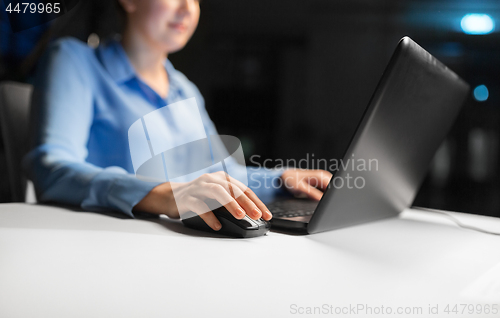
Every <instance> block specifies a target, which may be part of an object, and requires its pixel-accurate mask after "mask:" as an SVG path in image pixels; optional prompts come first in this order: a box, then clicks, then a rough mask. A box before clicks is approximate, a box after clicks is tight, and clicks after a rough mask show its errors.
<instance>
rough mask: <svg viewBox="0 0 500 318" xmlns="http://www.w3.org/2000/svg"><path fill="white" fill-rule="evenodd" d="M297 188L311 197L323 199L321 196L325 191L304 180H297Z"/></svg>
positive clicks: (317, 199)
mask: <svg viewBox="0 0 500 318" xmlns="http://www.w3.org/2000/svg"><path fill="white" fill-rule="evenodd" d="M295 190H296V191H299V192H301V193H305V194H306V195H307V196H308V197H309V198H310V199H313V200H316V201H319V200H321V197H322V196H323V192H321V191H320V190H318V189H316V188H315V187H313V186H311V185H309V184H307V183H306V182H303V181H299V182H297V184H296V186H295Z"/></svg>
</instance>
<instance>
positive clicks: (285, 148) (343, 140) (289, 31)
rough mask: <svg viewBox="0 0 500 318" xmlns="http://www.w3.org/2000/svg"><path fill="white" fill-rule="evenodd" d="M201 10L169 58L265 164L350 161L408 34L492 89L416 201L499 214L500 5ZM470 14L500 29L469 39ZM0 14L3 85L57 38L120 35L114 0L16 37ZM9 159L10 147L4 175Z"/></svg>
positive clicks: (467, 115) (212, 4)
mask: <svg viewBox="0 0 500 318" xmlns="http://www.w3.org/2000/svg"><path fill="white" fill-rule="evenodd" d="M201 8H202V9H201V10H202V14H201V20H200V25H199V27H198V30H197V32H196V33H195V35H194V37H193V39H192V40H191V42H190V43H189V44H188V45H187V46H186V48H185V49H184V50H182V51H181V52H178V53H175V54H172V55H170V57H169V58H170V59H171V61H172V62H173V64H174V66H175V67H176V68H177V69H179V70H181V71H182V72H184V73H185V74H186V75H187V76H188V78H190V79H191V80H192V81H193V82H194V83H195V84H197V85H198V87H199V89H200V90H201V92H202V94H203V95H204V97H205V100H206V105H207V109H208V111H209V113H210V115H211V117H212V119H213V121H214V122H215V123H216V125H217V127H218V129H219V132H220V133H225V134H231V135H235V136H237V137H239V138H240V139H241V140H242V142H243V145H244V151H245V155H246V156H247V157H250V156H251V155H253V154H258V155H260V161H261V162H262V161H263V160H265V159H268V158H271V159H289V158H293V159H296V160H299V159H301V158H305V157H306V154H307V153H309V154H310V155H309V156H311V154H313V153H314V156H315V158H328V159H329V158H340V157H341V155H342V151H343V150H344V149H345V148H346V145H347V143H348V142H349V139H350V137H351V136H352V134H353V133H354V129H355V127H356V124H357V123H358V121H359V118H360V116H361V114H362V112H363V110H364V108H365V107H366V105H367V103H368V101H369V99H370V97H371V94H372V92H373V90H374V88H375V86H376V84H377V82H378V80H379V78H380V76H381V74H382V72H383V70H384V68H385V66H386V64H387V62H388V61H389V58H390V56H391V54H392V51H393V49H394V48H395V46H396V44H397V42H398V40H399V39H400V38H401V37H403V36H405V35H408V36H410V37H411V38H413V39H414V40H415V41H416V42H417V43H419V44H420V45H421V46H423V47H424V48H426V49H427V50H428V51H429V52H430V53H432V54H433V55H434V56H436V57H437V58H438V59H439V60H441V61H442V62H443V63H445V64H446V65H447V66H448V67H450V68H451V69H452V70H454V71H455V72H456V73H458V74H459V75H460V76H461V77H463V78H464V79H465V80H466V81H467V82H469V83H470V84H471V86H472V88H474V87H476V86H478V85H481V84H484V85H486V86H487V87H488V89H489V98H488V100H486V101H483V102H479V101H476V100H475V99H474V98H473V97H472V94H471V96H470V98H469V100H468V101H467V103H466V104H465V106H464V108H463V111H462V112H461V114H460V116H459V118H458V120H457V122H456V124H455V125H454V127H453V129H452V132H451V133H450V135H449V136H448V138H447V140H446V141H445V143H444V144H443V146H442V147H441V149H440V150H439V151H438V154H437V155H436V158H435V160H434V163H433V164H432V167H431V169H430V172H429V175H428V176H427V178H426V180H425V182H424V184H423V185H422V188H421V190H420V192H419V194H418V196H417V198H416V201H415V204H416V205H420V206H426V207H432V208H440V209H446V210H454V211H463V212H470V213H476V214H484V215H493V216H500V196H499V193H500V173H499V170H498V168H497V167H498V164H499V162H498V159H499V152H498V149H499V143H500V140H499V133H500V83H499V82H500V80H499V74H500V32H499V31H500V1H498V0H496V1H484V0H476V1H472V0H438V1H429V0H420V1H413V0H412V1H402V0H386V1H380V0H379V1H375V0H345V1H335V0H252V1H242V0H203V2H202V3H201ZM2 10H4V9H3V8H2ZM467 13H487V14H489V15H490V16H491V17H493V18H494V19H495V20H496V21H497V27H496V32H493V33H491V34H488V35H467V34H464V33H463V32H462V31H461V30H460V19H461V18H462V17H463V16H464V15H465V14H467ZM2 18H3V20H2V23H1V24H0V28H1V29H0V31H1V35H0V36H1V37H0V56H1V62H0V79H1V80H6V79H11V80H21V81H27V82H29V81H30V79H31V76H32V73H33V69H34V67H35V65H36V62H37V60H38V58H39V56H40V53H41V52H42V51H43V48H44V47H45V45H46V43H48V42H50V41H52V40H53V39H55V38H57V37H60V36H66V35H70V36H74V37H77V38H79V39H81V40H83V41H88V39H89V35H90V34H92V33H95V35H97V36H98V38H100V39H101V40H102V39H105V38H106V37H108V36H111V35H112V34H113V33H115V32H116V31H118V30H119V27H118V18H117V15H116V13H115V10H114V1H111V0H85V1H80V3H79V4H78V5H77V7H75V8H74V9H73V10H71V11H70V12H68V13H66V14H65V15H64V16H62V17H61V18H58V19H56V20H54V21H52V22H51V23H46V24H43V25H41V26H39V27H36V28H31V29H29V30H26V31H22V32H17V33H12V32H11V31H10V29H9V24H8V23H6V19H5V15H3V16H2ZM95 35H94V36H92V37H91V38H93V39H96V38H97V37H96V36H95ZM94 41H95V40H94ZM2 154H3V146H2V145H0V160H1V162H0V169H4V167H5V162H4V161H5V159H4V158H3V156H2ZM254 161H256V160H255V159H254ZM2 167H3V168H2ZM5 175H6V174H5V171H1V170H0V176H1V178H0V201H5V200H6V198H7V196H8V191H9V190H8V186H7V184H6V177H5Z"/></svg>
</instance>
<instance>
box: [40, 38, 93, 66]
mask: <svg viewBox="0 0 500 318" xmlns="http://www.w3.org/2000/svg"><path fill="white" fill-rule="evenodd" d="M47 51H48V54H49V55H51V56H52V57H57V58H59V59H64V58H66V59H70V60H71V59H76V60H78V61H82V60H85V59H89V58H91V57H92V56H93V55H94V49H93V48H91V47H90V46H88V45H87V43H85V42H83V41H80V40H78V39H76V38H73V37H63V38H60V39H57V40H56V41H54V42H52V43H51V44H50V46H49V47H48V50H47Z"/></svg>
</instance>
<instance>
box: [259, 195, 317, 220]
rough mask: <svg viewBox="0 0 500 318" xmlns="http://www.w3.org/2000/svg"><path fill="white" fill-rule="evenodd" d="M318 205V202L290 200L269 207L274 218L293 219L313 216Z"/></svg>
mask: <svg viewBox="0 0 500 318" xmlns="http://www.w3.org/2000/svg"><path fill="white" fill-rule="evenodd" d="M317 205H318V202H317V201H311V200H299V199H290V200H283V201H276V202H273V203H271V204H268V205H267V207H268V208H269V210H270V211H271V213H272V214H273V216H274V217H281V218H283V217H284V218H291V217H296V216H307V215H312V214H313V213H314V210H315V209H316V206H317Z"/></svg>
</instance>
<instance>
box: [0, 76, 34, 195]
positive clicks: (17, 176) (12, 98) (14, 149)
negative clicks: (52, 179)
mask: <svg viewBox="0 0 500 318" xmlns="http://www.w3.org/2000/svg"><path fill="white" fill-rule="evenodd" d="M32 92H33V87H32V86H31V85H28V84H23V83H16V82H2V83H0V129H1V130H2V136H3V143H4V146H5V155H6V162H7V171H8V172H7V176H8V179H9V185H10V190H11V199H10V201H12V202H24V201H25V195H26V178H25V177H24V173H23V171H22V167H21V161H22V158H23V156H24V155H25V153H26V151H27V150H28V128H29V127H28V122H29V113H30V104H31V94H32Z"/></svg>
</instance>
